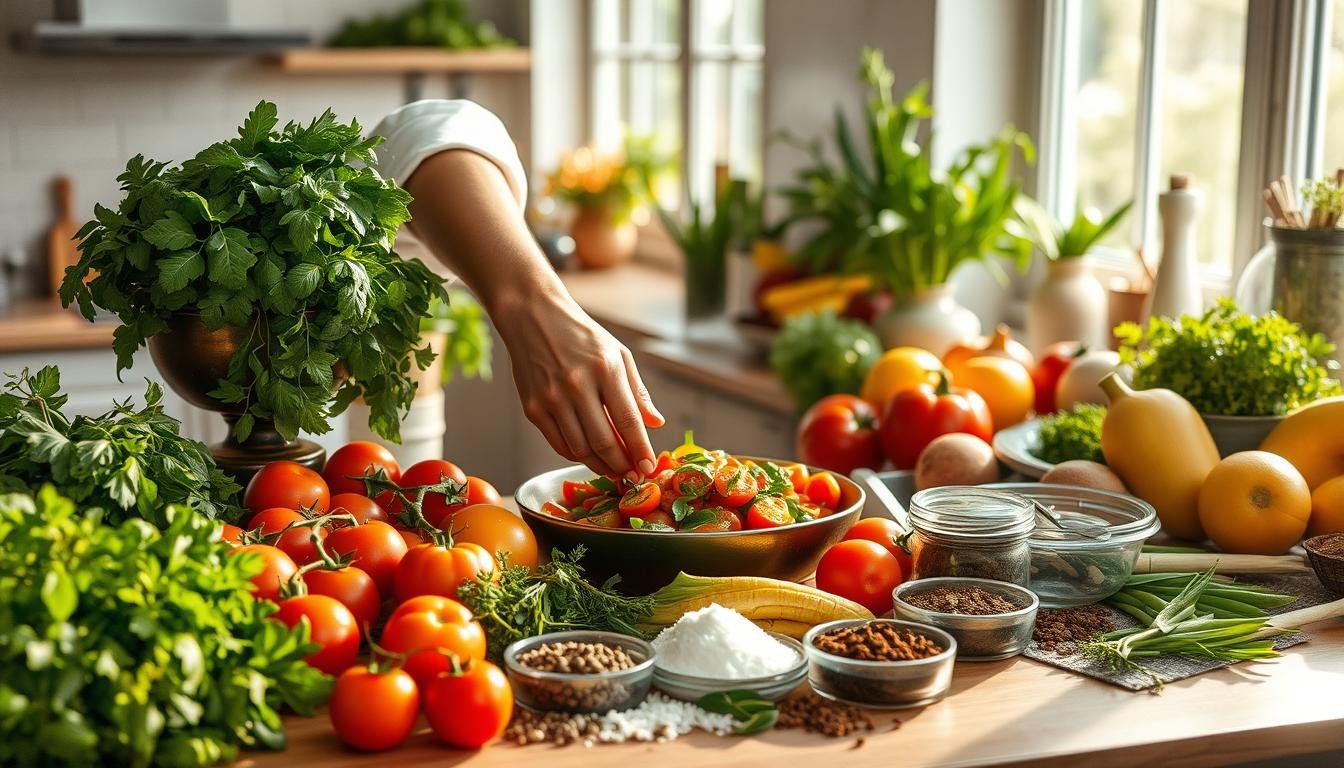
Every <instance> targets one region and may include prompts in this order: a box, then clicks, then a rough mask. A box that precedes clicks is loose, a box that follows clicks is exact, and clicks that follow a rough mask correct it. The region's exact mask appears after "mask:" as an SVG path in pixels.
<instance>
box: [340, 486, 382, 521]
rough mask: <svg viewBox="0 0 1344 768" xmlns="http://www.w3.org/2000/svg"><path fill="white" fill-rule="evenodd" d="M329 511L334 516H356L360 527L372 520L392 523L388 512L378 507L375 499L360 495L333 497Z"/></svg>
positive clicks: (348, 494) (349, 494) (344, 494)
mask: <svg viewBox="0 0 1344 768" xmlns="http://www.w3.org/2000/svg"><path fill="white" fill-rule="evenodd" d="M327 511H328V512H329V513H331V514H333V515H354V517H355V519H356V520H358V521H359V524H360V525H363V524H365V523H367V522H369V521H370V520H379V521H381V522H384V523H388V522H391V520H389V519H388V517H387V510H385V509H383V508H382V507H380V506H378V503H377V502H375V501H374V500H373V499H370V498H369V497H368V496H365V495H363V494H360V493H338V494H336V495H335V496H332V497H331V507H330V508H329V509H328V510H327Z"/></svg>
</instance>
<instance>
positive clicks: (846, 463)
mask: <svg viewBox="0 0 1344 768" xmlns="http://www.w3.org/2000/svg"><path fill="white" fill-rule="evenodd" d="M797 453H798V458H800V459H802V460H803V463H805V464H811V465H813V466H817V467H822V468H824V469H829V470H831V471H833V472H839V473H840V474H842V475H848V474H849V473H851V472H853V471H854V470H856V469H858V468H859V467H868V468H869V469H881V468H882V462H883V456H882V441H881V439H880V438H879V437H878V421H877V414H876V413H875V412H874V411H873V406H871V405H869V404H868V403H867V402H866V401H864V400H862V399H860V398H858V397H855V396H854V395H828V396H826V397H823V398H822V399H820V400H818V401H817V402H816V403H814V404H813V405H812V407H811V408H808V409H807V412H806V413H804V414H803V418H802V421H800V422H799V423H798V445H797Z"/></svg>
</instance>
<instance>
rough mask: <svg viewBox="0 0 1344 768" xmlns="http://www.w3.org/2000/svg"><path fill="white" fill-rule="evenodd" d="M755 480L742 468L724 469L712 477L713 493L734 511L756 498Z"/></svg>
mask: <svg viewBox="0 0 1344 768" xmlns="http://www.w3.org/2000/svg"><path fill="white" fill-rule="evenodd" d="M756 490H757V488H756V480H755V479H754V478H753V477H752V476H751V473H750V472H748V471H747V470H746V469H745V468H743V467H740V466H739V467H724V468H723V469H720V470H719V471H718V473H717V474H715V475H714V491H715V493H717V494H718V495H719V497H720V498H721V499H723V503H724V504H725V505H727V506H730V507H733V508H734V509H736V508H738V507H741V506H742V505H744V504H746V503H748V502H750V501H751V500H752V499H754V498H756Z"/></svg>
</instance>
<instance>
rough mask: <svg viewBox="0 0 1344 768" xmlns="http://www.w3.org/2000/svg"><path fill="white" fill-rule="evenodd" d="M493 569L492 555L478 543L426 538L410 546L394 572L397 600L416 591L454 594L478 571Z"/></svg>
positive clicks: (404, 598)
mask: <svg viewBox="0 0 1344 768" xmlns="http://www.w3.org/2000/svg"><path fill="white" fill-rule="evenodd" d="M493 570H495V558H494V556H493V555H491V554H490V553H489V552H488V551H486V549H485V548H484V547H482V546H480V545H479V544H470V543H459V542H454V543H453V546H452V547H445V546H440V545H439V544H436V543H434V542H426V543H424V544H420V545H418V546H415V547H412V548H411V549H410V550H409V551H408V552H407V553H406V556H405V557H403V558H402V559H401V564H400V565H398V566H397V568H396V573H395V576H394V583H395V589H396V592H395V594H396V596H397V599H398V600H409V599H411V598H412V597H415V596H417V595H442V596H444V597H456V596H457V589H458V587H460V586H462V584H463V583H464V582H467V581H470V580H472V579H474V578H476V574H478V573H490V572H491V571H493Z"/></svg>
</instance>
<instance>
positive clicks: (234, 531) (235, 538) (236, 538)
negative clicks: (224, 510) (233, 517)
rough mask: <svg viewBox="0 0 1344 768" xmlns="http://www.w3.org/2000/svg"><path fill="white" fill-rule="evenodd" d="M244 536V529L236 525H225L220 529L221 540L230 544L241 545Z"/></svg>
mask: <svg viewBox="0 0 1344 768" xmlns="http://www.w3.org/2000/svg"><path fill="white" fill-rule="evenodd" d="M242 536H243V529H242V528H239V527H238V526H236V525H230V524H228V523H225V524H224V525H222V526H221V527H220V529H219V540H220V541H225V542H228V543H229V544H239V543H241V542H240V540H241V539H242Z"/></svg>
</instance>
